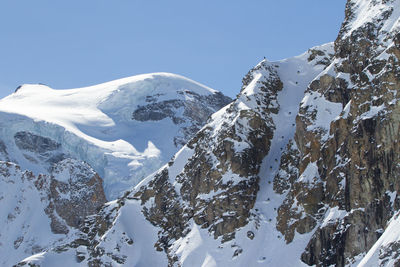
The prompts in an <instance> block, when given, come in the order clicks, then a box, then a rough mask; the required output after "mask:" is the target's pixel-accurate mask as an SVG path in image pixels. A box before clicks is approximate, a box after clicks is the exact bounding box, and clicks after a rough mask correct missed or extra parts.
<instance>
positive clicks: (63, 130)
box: [0, 73, 231, 199]
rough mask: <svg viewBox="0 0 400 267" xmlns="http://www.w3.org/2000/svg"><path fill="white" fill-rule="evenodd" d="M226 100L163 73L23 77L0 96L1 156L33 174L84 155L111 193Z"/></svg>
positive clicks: (154, 163)
mask: <svg viewBox="0 0 400 267" xmlns="http://www.w3.org/2000/svg"><path fill="white" fill-rule="evenodd" d="M230 101H231V99H230V98H228V97H226V96H224V95H222V94H221V93H219V92H217V91H215V90H213V89H210V88H208V87H206V86H204V85H201V84H199V83H197V82H194V81H192V80H189V79H187V78H184V77H182V76H178V75H174V74H168V73H155V74H146V75H138V76H134V77H129V78H125V79H120V80H116V81H112V82H108V83H104V84H100V85H95V86H90V87H86V88H79V89H69V90H53V89H51V88H50V87H48V86H45V85H23V86H21V87H19V88H18V89H17V90H16V92H15V93H13V94H12V95H10V96H8V97H6V98H4V99H2V100H0V128H1V130H0V140H1V141H2V142H1V143H0V144H1V146H0V147H1V149H0V159H2V160H7V161H13V162H17V163H18V164H19V165H20V166H21V167H22V168H23V169H28V170H32V171H33V172H34V173H35V174H38V173H48V170H49V169H50V168H51V166H52V164H54V163H55V162H58V161H59V160H62V159H63V158H68V157H71V158H75V159H78V160H81V161H85V162H87V163H89V164H90V166H92V167H93V168H94V169H95V171H96V172H97V173H99V175H100V176H101V177H102V178H103V179H104V188H105V192H106V196H107V198H108V199H114V198H116V197H118V196H119V195H120V193H121V192H123V191H124V190H127V189H128V188H130V187H131V186H134V185H136V184H137V183H138V182H139V181H141V180H142V179H143V178H144V177H146V176H147V175H149V174H151V173H152V172H154V171H156V170H157V169H158V168H159V167H160V166H161V165H162V164H165V163H166V162H167V161H168V160H169V159H170V158H171V157H172V156H173V154H174V153H176V152H177V151H178V149H179V148H180V147H182V146H183V145H184V144H185V143H186V141H188V140H189V139H190V138H191V137H192V136H193V135H194V134H195V133H196V132H197V131H198V130H199V129H200V128H201V127H202V126H203V125H204V124H205V122H206V120H207V118H208V117H209V116H210V115H211V114H212V113H214V112H215V111H217V110H219V109H220V108H222V107H223V106H225V105H226V104H228V103H229V102H230Z"/></svg>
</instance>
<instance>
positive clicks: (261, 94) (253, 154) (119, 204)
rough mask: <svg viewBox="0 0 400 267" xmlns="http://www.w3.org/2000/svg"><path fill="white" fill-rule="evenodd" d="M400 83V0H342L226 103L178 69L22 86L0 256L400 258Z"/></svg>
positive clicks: (5, 179) (219, 262) (225, 260)
mask: <svg viewBox="0 0 400 267" xmlns="http://www.w3.org/2000/svg"><path fill="white" fill-rule="evenodd" d="M399 91H400V0H348V2H347V4H346V10H345V20H344V22H343V24H342V26H341V29H340V32H339V34H338V37H337V39H336V40H335V42H333V43H328V44H324V45H321V46H317V47H313V48H310V49H309V50H308V51H306V52H305V53H303V54H301V55H299V56H296V57H293V58H289V59H284V60H281V61H277V62H269V61H267V60H263V61H261V62H260V63H259V64H257V65H256V66H255V67H254V68H253V69H251V70H250V71H249V72H248V74H247V75H246V76H245V77H244V78H243V85H242V88H241V90H240V93H239V94H238V96H237V97H236V99H235V100H233V102H230V103H229V101H230V100H229V98H227V97H225V96H223V95H222V94H221V93H218V92H216V91H214V90H212V89H209V88H206V87H204V86H201V85H199V84H197V83H195V82H192V81H189V80H187V79H185V78H182V77H180V76H176V75H172V74H151V75H145V76H137V77H133V78H127V79H123V80H119V81H115V82H111V83H106V84H103V85H98V86H94V87H88V88H81V89H73V90H52V89H50V88H48V87H46V86H44V85H25V86H22V87H21V88H19V89H18V90H17V91H16V93H14V94H12V95H11V96H9V97H7V98H5V99H3V100H1V101H0V110H1V111H2V113H1V114H0V116H1V120H0V123H1V126H2V127H1V135H0V140H1V141H2V142H1V143H0V155H2V160H3V162H1V163H0V182H1V187H0V192H1V193H0V194H1V195H0V203H1V206H0V212H1V213H2V214H3V216H2V219H1V220H2V222H1V223H2V224H1V225H2V226H3V227H2V228H1V230H0V231H1V232H0V234H1V236H0V242H1V244H0V255H1V256H0V258H1V261H0V262H1V263H2V264H3V265H4V266H9V265H13V264H15V265H16V266H400V198H399V197H398V193H400V180H399V177H400V146H399V141H398V140H400V102H399V101H398V100H399V98H400V94H398V92H399ZM227 103H229V104H228V105H225V104H227ZM214 111H216V112H215V113H213V112H214ZM211 113H213V114H212V115H211V117H209V119H208V120H207V118H208V116H209V114H211ZM157 129H161V130H157ZM178 148H179V151H177V150H178ZM174 152H176V153H175V154H174V156H172V157H171V158H170V159H167V158H166V157H168V156H170V155H172V154H173V153H174ZM153 171H154V172H153ZM106 201H108V202H106ZM4 255H6V256H4Z"/></svg>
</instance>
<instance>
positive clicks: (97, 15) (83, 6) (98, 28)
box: [0, 0, 346, 97]
mask: <svg viewBox="0 0 400 267" xmlns="http://www.w3.org/2000/svg"><path fill="white" fill-rule="evenodd" d="M345 2H346V1H345V0H279V1H277V0H229V1H228V0H226V1H223V0H201V1H193V0H68V1H55V0H35V1H32V0H18V1H16V0H1V1H0V97H4V96H6V95H8V94H10V93H12V92H13V91H14V90H15V88H16V87H17V86H18V85H20V84H23V83H44V84H47V85H49V86H51V87H52V88H56V89H67V88H77V87H82V86H88V85H93V84H98V83H101V82H106V81H110V80H114V79H118V78H123V77H127V76H132V75H135V74H141V73H149V72H159V71H163V72H172V73H176V74H181V75H183V76H186V77H188V78H191V79H193V80H196V81H198V82H201V83H203V84H205V85H208V86H210V87H212V88H214V89H217V90H220V91H222V92H223V93H225V94H227V95H229V96H235V95H236V94H237V93H238V92H239V90H240V87H241V79H242V78H243V76H244V75H245V74H246V73H247V71H248V70H249V69H250V68H252V67H253V66H254V65H255V64H257V63H258V62H259V61H260V60H262V59H263V57H264V56H265V57H266V58H267V59H269V60H278V59H282V58H286V57H291V56H295V55H298V54H301V53H302V52H304V51H306V50H307V49H308V48H310V47H312V46H315V45H319V44H322V43H326V42H330V41H334V40H335V38H336V36H337V33H338V30H339V27H340V25H341V22H342V20H343V17H344V6H345Z"/></svg>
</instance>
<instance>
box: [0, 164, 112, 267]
mask: <svg viewBox="0 0 400 267" xmlns="http://www.w3.org/2000/svg"><path fill="white" fill-rule="evenodd" d="M0 185H1V192H0V214H1V215H2V216H1V218H2V220H1V224H0V225H1V230H0V237H1V238H0V240H1V242H0V254H1V255H2V256H1V257H0V258H1V259H0V263H1V265H3V266H11V265H12V264H15V263H16V262H18V261H20V260H22V259H24V258H25V257H27V256H30V255H32V254H34V253H38V252H40V251H43V250H44V249H48V248H51V247H53V246H55V245H56V244H58V243H60V242H62V241H64V242H65V241H66V240H68V239H69V238H70V236H71V235H73V234H74V233H75V232H76V231H77V230H78V226H79V225H80V224H81V223H82V222H83V221H84V219H85V218H86V216H88V215H91V214H94V213H96V212H97V211H98V209H99V208H100V207H101V206H102V205H103V204H104V203H105V202H106V199H105V195H104V191H103V188H102V180H101V179H100V178H99V176H98V175H97V174H96V173H95V172H94V171H93V169H91V168H90V167H89V166H88V165H87V164H85V163H83V162H79V161H76V160H72V159H65V160H63V161H61V162H59V163H57V164H56V165H54V169H53V170H52V171H51V174H50V175H39V176H35V175H34V174H33V173H32V172H29V171H23V170H21V168H20V167H19V166H18V165H16V164H14V163H10V162H3V161H1V162H0Z"/></svg>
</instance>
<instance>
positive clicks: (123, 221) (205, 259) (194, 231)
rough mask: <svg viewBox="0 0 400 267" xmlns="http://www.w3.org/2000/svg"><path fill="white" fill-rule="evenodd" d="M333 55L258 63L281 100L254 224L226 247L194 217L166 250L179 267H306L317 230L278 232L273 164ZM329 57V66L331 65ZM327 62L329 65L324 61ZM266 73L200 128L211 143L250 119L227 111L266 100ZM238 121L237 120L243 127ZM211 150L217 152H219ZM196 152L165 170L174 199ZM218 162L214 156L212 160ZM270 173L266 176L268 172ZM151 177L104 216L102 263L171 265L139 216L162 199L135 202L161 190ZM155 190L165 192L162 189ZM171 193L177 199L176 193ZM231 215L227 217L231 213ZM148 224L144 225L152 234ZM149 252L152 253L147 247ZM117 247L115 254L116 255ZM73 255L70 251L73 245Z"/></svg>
mask: <svg viewBox="0 0 400 267" xmlns="http://www.w3.org/2000/svg"><path fill="white" fill-rule="evenodd" d="M312 50H319V51H321V52H322V56H317V57H315V58H310V55H311V54H312ZM332 53H333V44H332V43H329V44H326V45H323V46H320V47H315V48H313V49H311V50H310V51H308V52H306V53H304V54H302V55H300V56H297V57H294V58H290V59H286V60H282V61H278V62H266V61H263V62H261V63H260V64H259V65H260V66H264V65H265V66H269V67H268V68H272V69H273V70H274V71H276V73H277V75H279V79H280V80H281V81H282V83H283V84H282V85H283V87H282V89H281V90H280V91H279V92H278V93H277V98H276V101H272V102H271V103H270V104H271V108H272V109H276V110H277V112H276V113H275V114H273V113H271V114H272V120H273V123H274V125H275V129H274V130H275V132H274V134H273V136H274V137H273V140H272V143H271V147H270V150H269V153H268V155H267V157H266V158H265V159H264V160H263V163H262V166H261V170H260V182H259V184H260V192H259V193H258V197H257V200H256V203H255V206H254V209H253V212H254V214H253V215H252V216H255V217H252V219H251V223H249V224H247V225H246V226H244V227H242V228H239V229H237V231H236V235H235V238H234V239H233V240H230V241H225V242H221V241H222V236H220V237H218V238H217V239H215V238H214V235H213V233H212V232H210V230H209V229H207V228H205V229H204V227H202V226H200V225H198V224H196V223H195V221H194V220H193V219H190V220H189V221H188V222H187V224H188V231H189V232H188V233H187V234H186V235H185V236H184V237H181V238H178V239H176V240H173V242H172V243H171V246H170V247H169V249H168V251H169V252H168V253H169V257H171V258H173V257H174V256H176V257H177V258H176V259H177V261H178V263H179V264H180V266H226V265H227V264H229V266H244V265H247V266H266V265H267V266H279V265H282V258H285V264H286V265H283V266H301V265H304V264H303V263H302V262H301V260H300V255H301V253H302V252H303V250H304V248H305V246H306V244H307V242H308V240H309V238H310V237H311V235H312V233H308V234H305V235H301V236H299V237H298V238H296V239H295V241H294V242H292V243H290V244H286V242H285V240H284V239H283V238H282V237H281V234H280V232H279V231H278V230H277V229H276V219H275V218H276V212H277V211H276V208H277V207H279V205H280V204H281V202H282V200H283V197H284V196H282V195H279V194H277V193H275V192H274V191H273V188H272V184H271V181H272V180H273V178H274V175H275V173H276V171H278V167H279V162H278V161H277V160H275V159H280V156H281V153H282V148H284V147H285V146H286V145H287V143H288V141H289V140H290V139H292V138H293V135H294V132H295V117H296V114H297V112H298V109H299V106H300V102H301V100H302V99H303V97H304V91H305V89H306V88H307V86H308V84H309V83H310V82H311V81H312V80H313V79H314V78H315V77H316V76H318V74H319V73H321V71H323V70H324V68H325V67H326V64H327V63H329V55H330V54H332ZM327 59H328V62H326V60H327ZM324 60H325V61H324ZM322 62H324V64H323V63H322ZM268 68H267V69H268ZM269 75H270V74H269V73H267V72H266V71H264V67H261V68H258V67H257V66H256V67H255V68H254V71H253V72H252V77H254V79H253V81H252V82H250V83H249V84H248V85H247V86H246V87H245V88H244V89H243V90H242V92H241V93H240V95H239V96H238V98H237V99H236V100H235V102H234V103H233V104H231V105H230V106H229V107H226V108H223V109H221V110H220V111H218V112H217V113H215V114H213V116H212V119H211V120H210V122H209V123H208V124H207V125H205V126H204V128H203V130H204V129H208V128H210V129H211V130H210V132H211V133H214V134H215V136H211V137H210V138H211V139H210V140H211V142H214V141H215V140H214V139H218V138H219V135H220V134H221V132H223V131H224V130H223V129H224V127H227V126H226V125H231V124H234V125H236V124H237V125H239V124H240V123H244V122H245V120H244V119H240V118H236V119H235V120H234V121H232V120H231V118H230V117H229V114H230V113H229V112H228V111H227V109H229V108H230V107H231V106H233V105H235V106H236V107H237V108H238V109H239V111H237V112H236V111H235V112H234V114H233V115H235V114H240V113H241V112H242V111H249V110H252V109H257V108H258V104H257V103H256V102H254V101H255V100H256V99H258V98H257V95H263V94H265V92H263V90H264V89H262V86H263V83H262V82H257V81H264V80H268V76H269ZM267 94H268V93H267ZM253 96H254V98H253ZM253 100H254V101H253ZM231 112H232V111H231ZM227 114H228V115H227ZM236 120H239V123H238V122H237V121H236ZM237 131H238V132H239V131H240V129H239V128H238V129H237ZM199 134H200V133H199ZM238 134H240V133H238ZM242 138H243V139H242V142H235V149H236V150H237V151H239V152H240V151H242V150H243V149H245V148H246V146H248V145H249V143H246V139H247V136H245V135H243V136H242ZM207 140H208V139H207ZM215 142H217V141H215ZM208 145H209V144H205V146H208ZM211 145H212V144H211ZM209 149H210V151H212V149H214V148H209ZM239 152H238V153H239ZM193 155H194V150H193V149H191V148H190V146H189V145H185V146H184V147H183V148H182V149H181V150H180V151H179V152H178V153H177V154H176V155H175V156H174V158H173V160H172V162H171V163H170V164H168V165H167V166H164V167H163V168H168V178H167V179H168V181H169V183H170V184H171V185H172V186H173V188H174V191H175V193H177V194H180V192H182V184H181V182H179V180H180V179H182V178H180V177H184V170H185V169H186V168H187V167H185V165H186V164H187V163H188V162H190V161H191V160H193V159H194V158H195V157H193ZM214 160H217V159H216V158H215V159H214ZM186 166H187V165H186ZM267 169H268V171H266V170H267ZM160 173H161V172H159V173H158V174H156V176H157V175H160ZM243 179H245V178H243V177H240V176H239V175H237V174H234V173H233V172H232V171H228V172H226V173H225V174H223V177H222V178H221V181H223V183H226V184H230V187H233V186H234V185H236V184H237V183H239V182H240V181H241V180H243ZM152 180H156V178H155V175H150V176H149V177H147V178H146V179H144V180H143V181H142V182H141V183H139V184H138V185H137V186H136V188H135V190H133V192H132V193H130V195H129V196H128V197H127V198H125V199H124V200H121V201H123V202H124V205H123V207H122V208H119V209H118V211H116V213H117V214H114V212H110V213H108V215H107V216H105V215H103V216H104V217H105V218H110V217H114V219H109V220H110V221H109V222H108V224H109V225H112V226H111V227H110V229H108V230H107V232H106V233H105V234H103V235H97V237H95V240H98V241H96V243H97V242H100V244H101V245H100V247H101V248H102V251H103V252H102V253H103V254H102V256H100V257H98V258H97V259H101V261H102V262H103V263H104V264H107V263H110V264H116V263H115V259H116V258H120V259H123V261H121V262H123V264H122V265H124V266H130V264H131V263H138V265H137V266H142V265H143V266H146V265H149V263H150V260H151V259H153V258H154V259H157V258H159V259H160V262H159V264H161V265H160V266H166V265H167V262H166V260H167V259H166V258H164V259H163V258H162V256H161V255H163V253H164V252H156V251H155V248H153V247H152V245H154V244H155V243H156V241H157V235H158V238H160V236H161V235H162V230H163V229H161V228H157V227H154V226H152V227H150V226H146V224H148V223H149V222H146V223H144V222H142V221H139V220H138V219H137V218H139V217H143V209H145V210H151V209H153V208H154V205H155V204H156V203H154V202H156V201H161V200H157V196H156V198H155V199H150V200H149V201H148V202H146V203H145V204H143V202H142V204H141V205H144V207H143V206H142V207H140V206H139V205H140V203H139V201H138V200H137V199H136V198H135V197H133V195H134V192H135V191H136V190H139V189H140V188H141V187H142V186H145V187H146V186H148V187H149V188H150V189H149V190H150V191H149V192H152V190H156V188H154V187H155V186H156V185H151V182H152ZM228 188H229V187H228ZM165 190H168V188H167V187H165ZM158 193H159V194H161V192H158ZM150 194H151V193H150ZM171 194H172V195H173V194H174V193H171ZM218 195H220V196H222V197H225V195H224V190H220V191H211V192H210V193H209V194H200V195H199V196H198V198H201V199H203V200H207V199H212V198H214V197H216V198H217V199H218ZM161 198H162V195H161ZM184 198H186V197H185V196H178V197H177V199H178V201H181V200H179V199H184ZM167 201H168V200H167ZM114 205H116V204H114ZM168 205H171V206H173V205H176V204H174V202H171V203H169V204H168ZM182 205H184V204H182ZM105 209H107V210H113V209H111V207H106V208H105ZM127 211H131V213H129V214H127ZM171 212H172V211H171ZM164 213H167V214H168V213H169V210H168V208H167V207H166V211H163V212H162V213H160V214H158V213H157V211H156V214H157V215H156V216H163V214H164ZM184 216H185V215H184ZM226 216H229V214H227V215H226ZM134 218H135V219H134ZM160 221H163V222H167V224H168V218H162V217H161V218H160ZM216 223H217V222H216ZM143 227H146V229H147V230H145V229H144V228H143ZM142 231H147V233H148V239H147V240H146V242H145V243H143V242H144V241H142V237H141V236H142ZM157 232H158V234H157ZM122 233H125V234H128V235H129V238H132V239H133V240H134V243H133V245H132V246H131V245H130V244H129V243H128V242H124V241H121V240H120V239H121V238H122V237H123V236H125V235H124V234H122ZM249 233H254V234H255V235H254V238H251V239H250V238H249ZM135 238H137V239H138V240H139V241H138V244H137V246H139V248H138V247H136V248H135ZM122 239H123V238H122ZM146 247H148V248H150V249H149V250H148V249H145V248H146ZM88 248H89V247H88ZM115 248H118V249H117V250H116V249H115ZM135 249H136V250H138V249H139V250H141V252H140V253H137V252H134V250H135ZM71 250H73V248H72V249H71ZM71 250H68V251H67V252H65V253H61V254H58V255H57V253H56V252H55V251H53V250H51V251H48V252H47V253H45V254H40V255H37V256H35V258H29V259H25V261H24V262H25V263H36V264H40V266H50V265H51V264H50V259H52V260H57V259H58V260H59V261H60V260H62V259H63V258H64V257H68V255H71V253H73V252H71ZM154 253H155V254H154ZM85 255H86V257H85V259H84V261H85V262H86V261H89V260H93V258H91V257H92V256H93V255H92V254H91V253H86V254H85ZM107 255H109V256H107ZM154 255H157V256H154ZM164 255H165V254H164ZM139 262H140V263H139ZM128 263H129V264H128Z"/></svg>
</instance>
